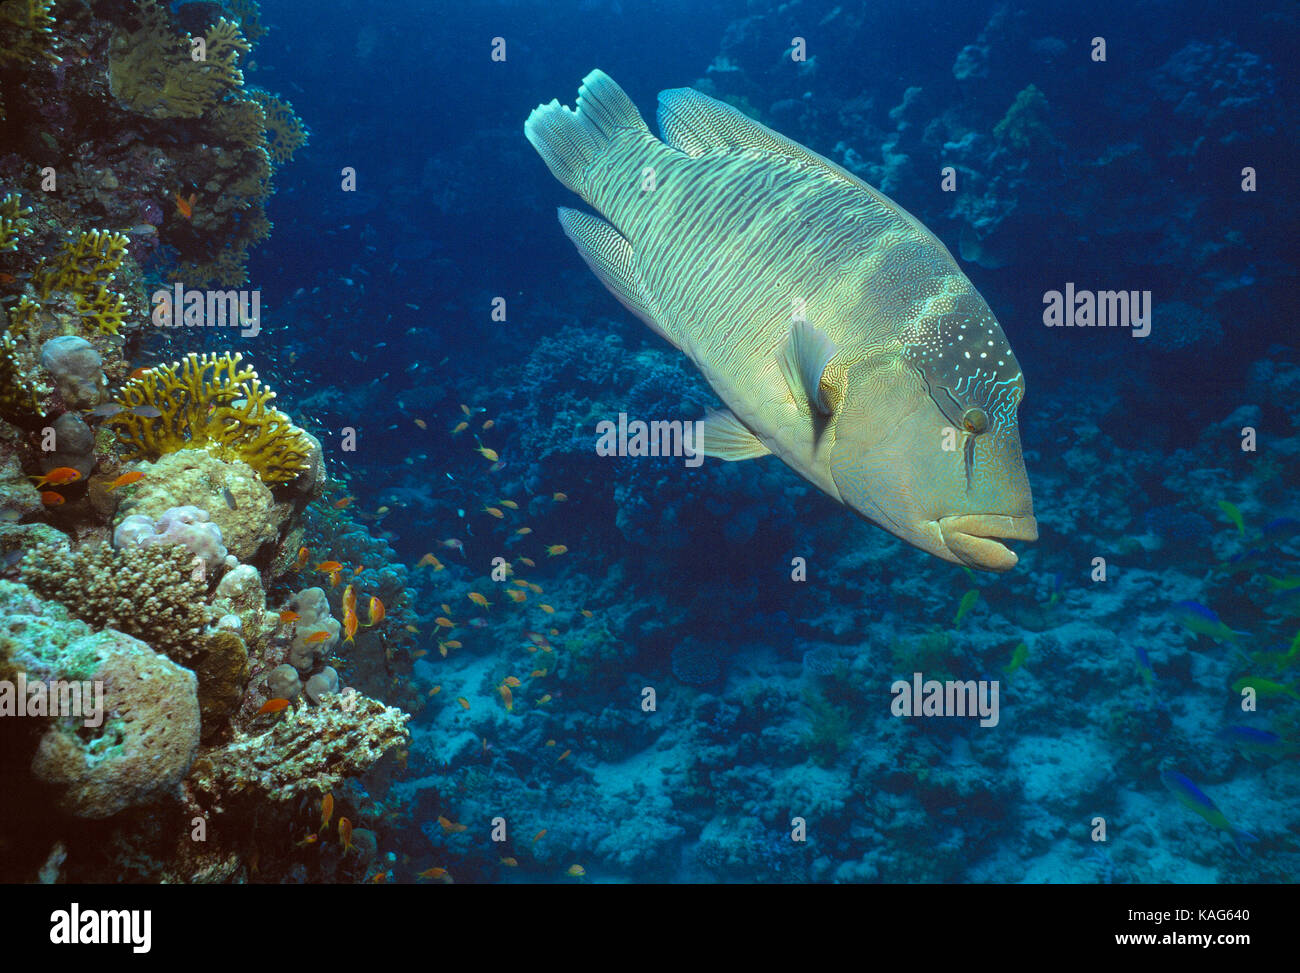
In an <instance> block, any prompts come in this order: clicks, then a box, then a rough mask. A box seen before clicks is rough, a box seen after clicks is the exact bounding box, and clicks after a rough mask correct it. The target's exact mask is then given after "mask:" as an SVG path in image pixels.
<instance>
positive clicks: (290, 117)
mask: <svg viewBox="0 0 1300 973" xmlns="http://www.w3.org/2000/svg"><path fill="white" fill-rule="evenodd" d="M248 95H249V97H250V98H252V99H253V100H254V101H256V102H257V103H258V104H259V105H261V106H262V110H263V111H264V112H266V151H267V152H269V153H270V154H271V158H272V159H274V160H275V161H276V163H277V164H281V165H282V164H284V163H285V162H288V161H289V160H290V159H292V158H293V154H294V153H295V152H297V151H298V150H299V149H300V148H302V147H303V146H304V145H306V144H307V126H306V125H305V124H303V120H302V119H301V118H299V117H298V116H297V114H295V113H294V110H293V106H292V105H290V104H289V103H288V102H287V101H285V100H284V99H282V98H277V97H276V96H275V95H273V94H271V93H270V92H267V91H260V90H258V89H256V88H249V89H248Z"/></svg>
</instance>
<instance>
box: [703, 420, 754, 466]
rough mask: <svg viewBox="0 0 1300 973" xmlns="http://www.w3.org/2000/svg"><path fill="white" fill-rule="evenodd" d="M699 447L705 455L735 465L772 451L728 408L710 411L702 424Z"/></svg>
mask: <svg viewBox="0 0 1300 973" xmlns="http://www.w3.org/2000/svg"><path fill="white" fill-rule="evenodd" d="M696 448H697V449H698V450H699V451H700V452H702V453H703V454H704V455H705V456H712V457H715V458H716V459H723V460H728V461H730V462H735V461H738V460H742V459H754V458H756V457H758V456H766V455H767V454H768V453H770V452H771V450H770V449H768V448H767V447H766V446H764V445H763V444H762V443H761V442H760V441H759V439H758V437H757V436H755V435H754V434H753V433H752V432H750V431H749V429H748V427H746V425H745V424H744V423H743V422H741V421H740V420H739V419H737V418H736V415H735V413H733V412H732V411H731V410H729V409H710V410H709V412H708V414H707V415H706V416H705V417H704V420H703V422H702V425H701V433H700V437H699V440H698V442H697V443H696Z"/></svg>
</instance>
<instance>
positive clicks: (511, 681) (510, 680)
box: [502, 676, 523, 689]
mask: <svg viewBox="0 0 1300 973" xmlns="http://www.w3.org/2000/svg"><path fill="white" fill-rule="evenodd" d="M502 682H504V683H505V684H506V685H507V686H512V687H514V688H515V689H518V688H519V687H520V686H521V685H523V683H521V682H520V681H519V677H518V676H506V677H505V679H503V680H502Z"/></svg>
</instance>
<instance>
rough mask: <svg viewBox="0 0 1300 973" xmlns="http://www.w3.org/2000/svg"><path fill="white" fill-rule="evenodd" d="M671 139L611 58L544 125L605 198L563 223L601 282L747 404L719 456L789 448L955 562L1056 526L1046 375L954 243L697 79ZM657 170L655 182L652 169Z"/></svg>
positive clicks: (709, 430)
mask: <svg viewBox="0 0 1300 973" xmlns="http://www.w3.org/2000/svg"><path fill="white" fill-rule="evenodd" d="M659 129H660V131H661V132H662V134H663V140H662V141H661V140H660V139H658V138H656V137H655V136H654V135H653V134H652V133H651V132H650V130H649V128H648V127H647V126H646V124H645V121H644V120H643V119H642V118H641V115H640V113H639V112H638V111H637V109H636V106H635V105H634V104H633V103H632V101H631V100H630V99H629V98H628V97H627V95H626V94H625V93H624V92H623V90H622V89H621V88H619V86H618V85H617V84H615V83H614V82H613V81H612V80H611V79H610V78H609V77H607V76H606V75H605V74H604V73H603V72H601V71H593V72H592V73H591V74H589V75H587V77H586V78H585V79H583V83H582V87H581V88H580V89H579V93H578V105H577V109H576V110H571V109H568V108H565V107H563V106H562V105H560V104H559V102H557V101H552V102H551V103H550V104H547V105H541V106H539V107H538V108H536V109H534V110H533V113H532V114H531V115H529V117H528V121H527V122H526V123H525V125H524V134H525V135H527V137H528V140H529V141H530V142H532V144H533V147H534V148H536V149H537V151H538V153H539V154H540V155H541V157H542V159H543V160H544V161H545V162H546V165H547V167H548V168H549V169H550V170H551V173H552V174H553V175H554V176H555V177H556V178H557V179H559V180H560V182H562V183H563V184H564V185H565V186H566V187H568V188H569V189H571V190H573V191H574V192H576V193H577V194H578V195H579V196H581V197H582V198H583V200H585V201H586V202H587V203H588V204H589V205H591V206H592V207H593V208H594V209H596V210H597V211H598V212H599V213H600V217H604V219H601V218H600V217H598V216H593V215H591V214H589V213H583V212H579V211H577V210H573V209H567V208H561V209H560V211H559V215H560V225H561V227H562V228H563V230H564V232H565V234H566V235H567V236H568V237H569V239H570V240H572V241H573V242H574V244H575V245H576V246H577V248H578V252H579V253H580V254H581V256H582V258H583V259H584V260H585V261H586V262H587V265H588V266H589V267H591V269H592V270H593V271H594V272H595V273H596V275H597V276H598V277H599V278H600V280H601V282H602V283H603V284H604V285H605V286H606V287H607V288H609V290H610V291H611V292H612V293H613V294H614V296H615V297H617V298H618V299H619V300H620V301H621V302H622V303H623V304H624V305H625V306H626V307H627V308H628V309H629V310H630V311H632V312H633V313H634V314H636V315H637V316H638V317H639V318H641V319H642V320H643V321H645V322H646V324H648V325H649V326H650V327H651V328H652V329H653V330H654V331H655V332H656V333H658V334H659V335H660V336H661V337H663V338H664V339H666V340H667V341H669V342H670V343H672V344H673V345H674V346H676V347H677V348H679V349H680V350H681V351H683V352H684V353H685V354H686V355H687V356H688V357H689V358H690V359H691V361H692V362H694V363H695V365H696V366H697V367H698V368H699V369H700V371H701V373H702V374H703V375H704V377H705V378H706V379H707V380H708V382H709V384H710V385H712V386H713V389H714V391H715V392H717V393H718V395H719V397H720V398H721V399H722V400H723V402H725V403H726V405H727V407H728V409H727V410H725V411H721V412H714V413H711V414H710V415H709V416H708V418H707V419H706V420H705V424H704V427H703V428H704V435H703V443H702V444H701V446H702V450H703V452H704V453H706V454H708V455H710V456H715V457H718V458H721V459H726V460H743V459H750V458H753V457H757V456H764V455H767V454H768V453H774V454H775V455H776V456H778V457H779V458H780V459H781V460H783V461H784V462H785V463H786V464H788V465H789V466H790V467H792V468H793V469H794V470H795V471H797V472H798V473H799V474H800V475H801V476H803V477H804V478H805V479H807V480H808V481H810V482H811V483H813V484H815V485H816V486H817V487H819V488H820V489H821V490H823V491H825V492H826V493H828V494H830V495H831V496H832V497H834V498H835V499H837V500H839V501H840V502H842V503H844V504H846V505H847V506H849V507H850V508H851V509H853V510H855V511H856V512H857V513H859V514H861V515H862V516H864V517H866V518H867V519H868V520H871V521H873V522H874V523H876V524H878V525H880V526H881V527H883V528H885V529H886V530H888V531H889V532H890V533H892V534H895V535H896V536H898V537H900V538H902V539H903V540H905V541H907V542H908V543H910V544H913V545H915V546H916V547H919V548H920V549H922V550H924V551H928V552H930V553H931V554H934V555H936V556H938V557H941V558H943V559H944V560H946V561H951V562H953V563H956V564H964V565H969V566H971V567H976V568H983V569H986V570H991V571H1004V570H1007V569H1009V568H1011V567H1012V566H1014V565H1015V563H1016V560H1017V558H1016V555H1015V554H1014V553H1013V552H1012V551H1011V550H1010V549H1009V548H1008V547H1007V546H1006V545H1004V544H1003V543H1001V541H1000V540H998V538H1004V539H1011V538H1014V539H1019V540H1036V539H1037V537H1038V527H1037V522H1036V521H1035V519H1034V515H1033V500H1032V497H1031V493H1030V488H1029V479H1028V476H1027V475H1026V473H1025V465H1024V460H1023V459H1022V457H1021V451H1020V435H1019V427H1018V425H1017V422H1016V410H1017V408H1018V407H1019V404H1020V400H1021V398H1022V396H1023V395H1024V378H1023V376H1022V374H1021V371H1020V366H1019V365H1018V364H1017V362H1016V358H1015V356H1014V355H1013V354H1012V352H1011V347H1010V345H1009V344H1008V343H1007V339H1006V336H1005V335H1004V334H1003V333H1002V328H1001V327H1000V326H999V324H998V322H997V319H996V318H995V317H994V316H993V312H992V311H991V310H990V309H989V306H988V305H987V304H986V303H985V302H984V299H983V298H982V297H980V295H979V294H978V293H977V292H976V291H975V288H974V286H973V285H972V284H971V282H970V281H969V280H967V279H966V276H965V275H964V274H963V273H962V272H961V270H960V269H959V268H958V266H957V264H956V262H955V261H954V260H953V259H952V256H951V255H950V254H949V253H948V251H947V249H945V247H944V246H943V244H942V243H940V242H939V240H938V239H936V238H935V236H934V234H932V233H930V232H929V231H928V230H927V229H925V227H923V226H922V225H921V224H920V223H919V222H918V221H917V220H916V219H915V218H914V217H913V216H911V215H910V214H909V213H907V212H906V211H904V210H903V209H902V208H901V207H899V206H898V205H897V204H895V203H894V202H892V201H891V200H889V199H888V198H886V197H885V196H884V195H883V194H881V193H879V192H877V191H876V190H874V189H872V188H871V187H870V186H868V185H867V184H866V183H864V182H862V180H860V179H858V178H857V177H856V176H853V175H852V174H850V173H849V172H847V171H845V170H844V169H842V168H840V167H839V166H837V165H835V164H834V163H832V162H830V161H828V160H827V159H824V158H822V157H821V156H819V155H817V154H815V153H813V152H810V151H808V150H807V149H805V148H804V147H803V146H801V145H798V144H797V143H795V142H792V141H790V140H789V139H787V138H785V137H783V136H781V135H778V134H777V133H775V132H773V131H771V130H770V129H767V128H765V127H764V126H762V125H760V124H758V123H757V122H755V121H753V120H752V119H750V118H749V117H747V116H746V115H744V114H743V113H741V112H739V111H737V110H736V109H734V108H731V107H730V106H728V105H725V104H723V103H721V102H718V101H715V100H714V99H712V98H709V97H707V96H705V95H702V94H700V93H699V92H698V91H694V90H692V89H690V88H677V89H673V90H670V91H664V92H661V93H660V95H659ZM648 174H649V175H652V177H653V182H652V184H647V182H646V179H647V177H648Z"/></svg>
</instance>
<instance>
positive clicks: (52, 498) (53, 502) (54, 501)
mask: <svg viewBox="0 0 1300 973" xmlns="http://www.w3.org/2000/svg"><path fill="white" fill-rule="evenodd" d="M41 503H43V504H45V506H47V507H57V506H58V505H59V504H61V503H67V501H66V500H65V499H64V498H63V494H61V493H55V492H54V491H53V490H42V491H41Z"/></svg>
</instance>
